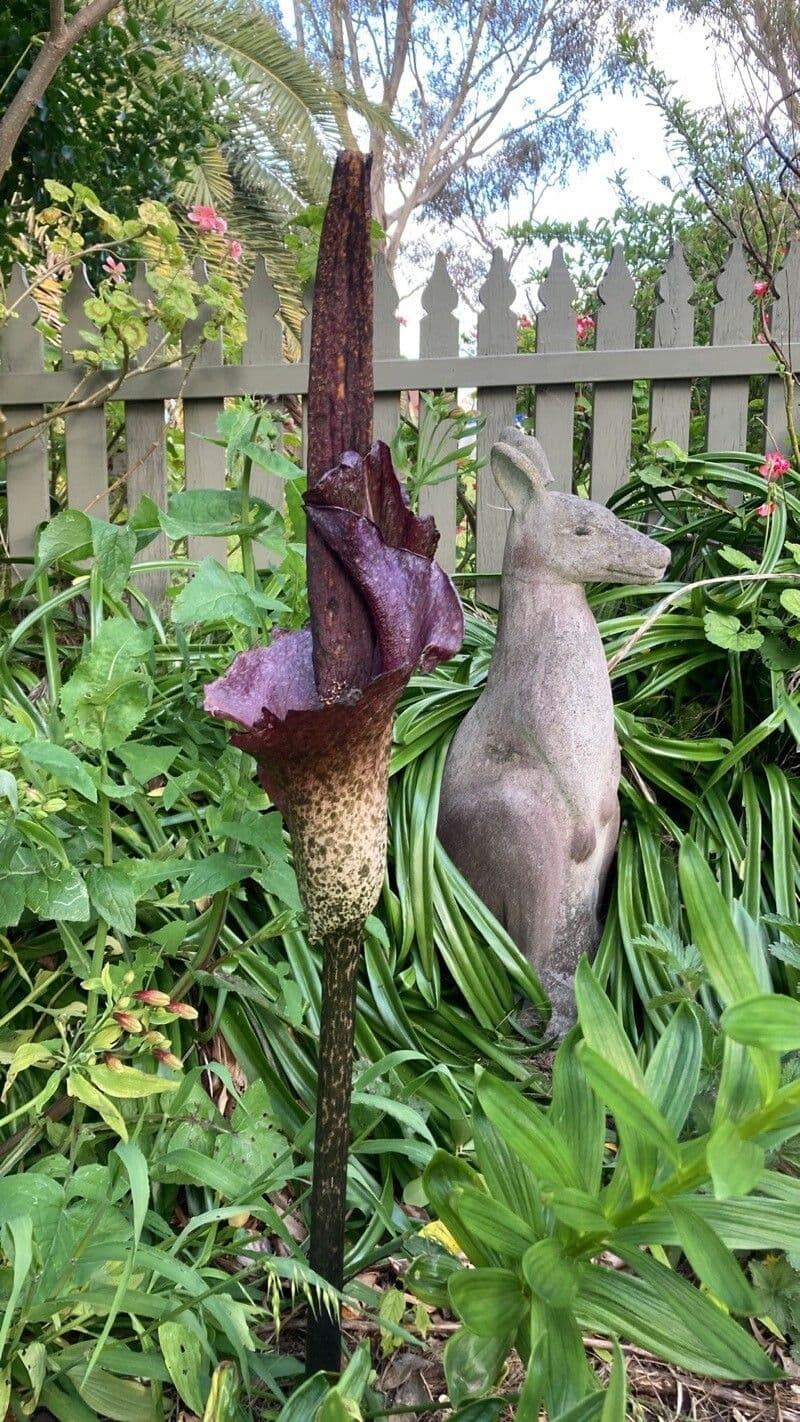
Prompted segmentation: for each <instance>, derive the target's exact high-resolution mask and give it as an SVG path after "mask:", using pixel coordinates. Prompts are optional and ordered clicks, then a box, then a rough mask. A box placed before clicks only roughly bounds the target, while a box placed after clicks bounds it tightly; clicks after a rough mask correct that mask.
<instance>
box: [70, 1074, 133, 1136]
mask: <svg viewBox="0 0 800 1422" xmlns="http://www.w3.org/2000/svg"><path fill="white" fill-rule="evenodd" d="M67 1095H68V1096H75V1097H77V1099H78V1100H79V1101H82V1102H83V1104H84V1106H91V1107H92V1109H93V1110H94V1111H96V1112H97V1114H98V1115H99V1116H101V1117H102V1119H103V1120H104V1121H105V1123H106V1125H107V1126H110V1127H111V1130H112V1131H113V1132H114V1133H115V1135H118V1136H119V1137H120V1138H121V1139H122V1140H123V1141H127V1139H128V1127H127V1126H126V1125H125V1118H124V1117H123V1116H122V1115H121V1113H120V1111H119V1110H118V1108H117V1107H116V1106H115V1105H114V1103H113V1101H109V1099H108V1097H107V1096H104V1095H103V1093H102V1091H98V1089H97V1087H96V1086H93V1085H92V1083H91V1082H90V1081H87V1079H86V1077H85V1076H82V1075H81V1073H80V1072H79V1071H71V1072H70V1074H69V1076H68V1077H67Z"/></svg>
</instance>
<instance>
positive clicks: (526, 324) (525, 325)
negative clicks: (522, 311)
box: [519, 316, 580, 331]
mask: <svg viewBox="0 0 800 1422" xmlns="http://www.w3.org/2000/svg"><path fill="white" fill-rule="evenodd" d="M579 319H580V318H579ZM519 324H520V326H521V327H522V329H523V331H527V330H529V329H530V327H531V326H532V325H533V322H532V321H531V318H530V316H520V318H519Z"/></svg>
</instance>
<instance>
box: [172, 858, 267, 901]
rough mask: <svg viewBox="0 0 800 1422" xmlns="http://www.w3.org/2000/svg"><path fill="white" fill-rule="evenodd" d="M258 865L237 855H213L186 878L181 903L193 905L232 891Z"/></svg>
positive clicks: (202, 861)
mask: <svg viewBox="0 0 800 1422" xmlns="http://www.w3.org/2000/svg"><path fill="white" fill-rule="evenodd" d="M257 867H258V866H257V865H256V864H255V863H254V862H253V860H252V859H246V858H243V857H242V856H241V855H236V854H213V855H211V857H210V858H209V859H205V860H201V861H200V863H198V864H196V865H195V866H194V867H193V868H192V870H191V871H190V873H189V874H188V876H187V878H186V882H185V884H184V885H183V888H182V890H181V903H182V904H188V903H193V902H194V901H195V900H196V899H201V898H206V897H207V896H208V895H210V894H218V893H219V892H220V891H221V890H222V889H230V888H232V887H233V885H234V884H240V883H241V881H242V879H247V878H248V877H249V875H251V874H253V873H254V872H255V871H256V869H257Z"/></svg>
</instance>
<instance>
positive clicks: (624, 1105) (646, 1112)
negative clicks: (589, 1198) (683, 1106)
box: [579, 1043, 679, 1164]
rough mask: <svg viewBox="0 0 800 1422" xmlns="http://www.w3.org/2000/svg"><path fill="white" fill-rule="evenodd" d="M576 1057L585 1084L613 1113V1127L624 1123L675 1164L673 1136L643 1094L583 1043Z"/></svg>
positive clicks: (663, 1119) (655, 1108)
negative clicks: (586, 1078) (578, 1059)
mask: <svg viewBox="0 0 800 1422" xmlns="http://www.w3.org/2000/svg"><path fill="white" fill-rule="evenodd" d="M579 1056H580V1061H581V1065H582V1066H583V1069H584V1071H585V1072H586V1075H587V1077H588V1078H589V1081H590V1082H591V1084H592V1086H593V1087H594V1089H595V1091H597V1093H598V1095H599V1096H600V1098H601V1100H602V1101H604V1102H605V1103H606V1105H607V1106H608V1107H609V1108H610V1110H611V1111H613V1113H614V1116H615V1118H616V1120H617V1124H618V1125H620V1124H621V1123H622V1122H626V1123H627V1124H628V1125H629V1126H630V1127H631V1128H632V1129H633V1130H635V1131H636V1132H637V1134H639V1135H641V1136H642V1137H643V1138H644V1139H645V1140H646V1141H648V1142H649V1144H650V1145H652V1146H653V1147H654V1148H655V1149H656V1150H660V1151H662V1152H663V1153H664V1154H665V1155H666V1156H667V1157H668V1158H669V1159H670V1160H672V1161H674V1162H675V1163H676V1164H677V1162H678V1158H679V1148H678V1142H677V1140H676V1138H675V1134H674V1132H673V1130H672V1128H671V1126H670V1124H669V1122H668V1121H667V1120H666V1118H665V1117H664V1116H663V1115H662V1114H661V1112H660V1111H659V1109H658V1107H657V1106H654V1105H653V1103H652V1101H651V1100H650V1098H649V1097H648V1096H647V1095H646V1093H645V1091H644V1090H641V1091H640V1090H639V1089H638V1088H637V1087H635V1086H634V1085H633V1084H632V1083H631V1082H630V1081H629V1080H628V1078H627V1077H626V1076H623V1075H622V1073H621V1072H618V1071H617V1070H616V1069H615V1068H614V1067H613V1066H612V1065H611V1063H610V1062H608V1061H606V1060H605V1058H604V1057H601V1056H600V1054H599V1053H598V1052H594V1051H592V1049H591V1047H589V1046H587V1045H586V1044H585V1043H584V1045H583V1046H582V1047H581V1048H580V1052H579ZM626 1146H627V1140H626Z"/></svg>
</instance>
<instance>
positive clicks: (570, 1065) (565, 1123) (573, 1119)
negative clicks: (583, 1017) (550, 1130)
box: [548, 1027, 606, 1193]
mask: <svg viewBox="0 0 800 1422" xmlns="http://www.w3.org/2000/svg"><path fill="white" fill-rule="evenodd" d="M579 1041H580V1032H579V1030H578V1028H576V1027H573V1029H572V1031H571V1032H568V1033H567V1036H566V1037H565V1038H564V1040H563V1042H562V1043H561V1045H560V1047H559V1049H558V1051H557V1052H556V1055H555V1060H554V1062H553V1080H552V1090H551V1101H550V1110H549V1112H548V1115H549V1118H550V1120H551V1121H552V1123H553V1125H554V1126H555V1127H556V1129H557V1130H559V1131H560V1132H561V1134H562V1136H563V1137H564V1138H565V1139H566V1140H568V1141H569V1142H570V1144H571V1146H572V1150H573V1153H574V1155H575V1160H576V1162H577V1165H578V1168H579V1170H580V1172H581V1175H582V1177H583V1181H582V1183H583V1185H584V1186H585V1188H586V1189H587V1190H588V1191H589V1192H590V1193H591V1192H592V1191H597V1190H599V1188H600V1181H601V1177H602V1171H603V1152H604V1150H605V1143H606V1121H605V1112H604V1111H603V1107H602V1104H601V1102H600V1098H599V1097H598V1096H597V1093H596V1092H594V1091H592V1088H591V1087H590V1086H589V1083H588V1081H587V1080H586V1074H585V1072H584V1070H583V1068H582V1066H581V1064H580V1062H579V1060H578V1057H577V1051H576V1049H577V1046H578V1043H579Z"/></svg>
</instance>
